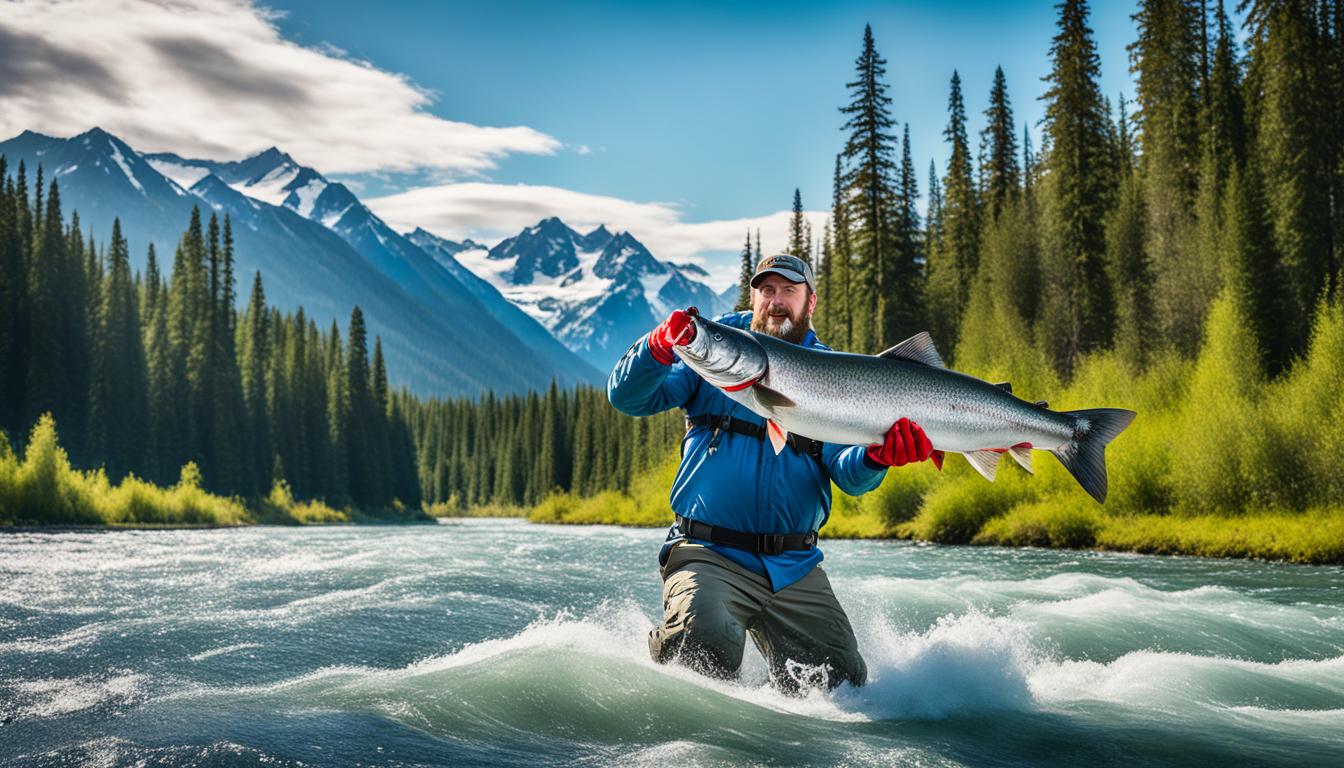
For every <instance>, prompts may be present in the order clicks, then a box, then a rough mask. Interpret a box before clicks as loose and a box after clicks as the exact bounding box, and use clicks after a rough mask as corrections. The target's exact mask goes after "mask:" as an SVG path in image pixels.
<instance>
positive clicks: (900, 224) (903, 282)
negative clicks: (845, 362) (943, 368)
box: [887, 123, 928, 343]
mask: <svg viewBox="0 0 1344 768" xmlns="http://www.w3.org/2000/svg"><path fill="white" fill-rule="evenodd" d="M897 201H898V202H897V208H896V225H895V226H894V227H893V231H894V233H895V239H896V251H895V258H894V265H893V270H892V285H893V286H894V290H895V292H896V295H895V296H893V297H892V301H891V304H890V313H889V316H890V322H891V324H892V327H891V328H889V329H888V330H887V332H888V334H890V335H889V336H888V337H887V339H888V341H890V342H891V343H895V342H896V341H899V340H900V339H905V338H909V337H910V336H911V335H913V334H915V333H918V332H919V331H922V330H924V326H925V318H926V317H927V314H928V313H927V311H926V307H925V285H924V271H923V263H922V262H923V261H924V259H925V255H924V253H923V252H922V251H921V246H922V242H921V240H922V238H921V237H920V229H921V227H920V220H919V209H918V208H917V207H916V204H917V202H918V201H919V180H918V179H916V178H915V163H914V159H913V158H912V157H911V152H910V124H909V123H906V124H905V135H904V137H903V138H902V141H901V174H900V185H899V187H898V197H897Z"/></svg>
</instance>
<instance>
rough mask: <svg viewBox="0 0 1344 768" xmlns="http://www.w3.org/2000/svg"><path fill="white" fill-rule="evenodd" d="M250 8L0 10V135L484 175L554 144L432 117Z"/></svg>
mask: <svg viewBox="0 0 1344 768" xmlns="http://www.w3.org/2000/svg"><path fill="white" fill-rule="evenodd" d="M274 19H275V14H274V13H273V12H271V11H269V10H267V9H265V8H262V7H258V6H256V5H253V4H252V3H250V2H246V0H175V1H174V2H171V3H169V2H153V1H152V0H65V1H64V2H44V1H42V0H21V1H20V2H17V3H9V2H7V3H5V4H4V12H3V14H0V51H2V52H3V53H0V103H3V105H4V108H3V109H0V135H3V136H5V137H8V136H12V135H14V134H17V133H19V132H21V131H23V130H25V129H32V130H35V131H38V132H40V133H48V134H53V135H57V136H72V135H75V134H78V133H82V132H84V131H85V130H88V129H89V128H91V127H93V126H94V125H98V126H101V127H102V128H104V129H106V130H108V131H111V132H112V133H115V134H117V135H119V136H121V137H122V138H124V139H125V140H126V141H128V142H129V143H130V144H132V145H133V146H135V147H136V148H137V149H141V150H144V151H151V152H154V151H172V152H178V153H180V154H184V155H188V156H206V157H211V158H216V159H230V158H241V157H243V156H246V155H248V154H251V153H252V152H254V151H256V150H259V149H262V148H265V147H266V146H269V145H275V146H279V147H281V148H283V149H284V150H285V151H287V152H289V153H290V154H291V155H293V156H294V157H295V158H296V159H297V160H299V162H302V163H304V164H307V165H312V166H315V167H318V168H321V169H322V170H323V171H324V172H326V173H357V172H366V171H411V170H418V169H431V170H438V171H449V172H461V173H467V174H472V173H480V172H481V171H483V170H487V169H490V168H493V167H494V165H495V161H496V160H497V159H499V158H501V157H503V156H505V155H508V154H512V153H530V154H553V153H555V152H557V151H558V150H559V149H560V148H561V144H560V142H559V141H557V140H556V139H554V138H552V137H551V136H548V135H546V134H544V133H542V132H540V131H537V130H535V129H532V128H528V127H525V126H516V127H503V128H492V127H483V126H477V125H471V124H468V123H462V122H455V121H452V120H445V119H443V118H440V117H436V116H435V115H432V114H430V113H429V112H428V111H426V110H427V109H428V108H429V107H430V106H431V105H432V103H433V101H434V97H433V95H432V94H431V93H429V92H427V91H425V90H424V89H422V88H420V87H418V86H416V85H415V84H414V83H412V82H411V81H410V80H409V79H408V78H406V77H405V76H403V75H400V74H397V73H393V72H387V71H384V70H381V69H378V68H377V67H375V66H374V65H372V64H370V63H368V62H364V61H358V60H356V59H353V58H351V57H350V56H348V55H346V54H345V53H343V52H341V51H339V50H337V49H335V48H333V47H331V46H322V47H320V48H308V47H304V46H301V45H298V44H296V43H293V42H291V41H289V40H285V39H284V38H283V37H281V36H280V33H279V31H278V30H277V29H276V27H275V25H274V23H273V21H274Z"/></svg>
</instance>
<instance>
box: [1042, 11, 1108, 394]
mask: <svg viewBox="0 0 1344 768" xmlns="http://www.w3.org/2000/svg"><path fill="white" fill-rule="evenodd" d="M1059 8H1060V16H1059V32H1058V34H1056V35H1055V37H1054V39H1053V41H1052V43H1051V47H1050V56H1051V71H1050V74H1049V75H1048V76H1047V77H1046V81H1047V82H1048V83H1049V84H1050V87H1049V89H1048V90H1047V91H1046V93H1045V95H1044V96H1043V97H1042V98H1043V99H1044V100H1045V102H1046V109H1045V132H1046V136H1047V138H1048V140H1049V144H1050V148H1049V152H1048V154H1047V155H1046V163H1047V164H1048V166H1049V177H1048V182H1049V183H1048V187H1049V189H1048V192H1047V194H1046V195H1045V202H1046V206H1047V213H1046V221H1047V222H1048V224H1047V227H1048V232H1047V241H1046V248H1045V252H1044V257H1043V259H1042V277H1043V279H1044V282H1045V285H1044V291H1043V298H1044V305H1043V307H1042V315H1041V322H1042V324H1043V325H1042V337H1041V338H1042V341H1043V342H1044V343H1045V344H1046V345H1047V346H1048V348H1049V354H1050V356H1051V359H1052V361H1053V363H1054V364H1055V367H1056V369H1057V370H1058V371H1059V372H1060V373H1061V374H1063V375H1065V376H1069V375H1072V372H1073V370H1074V367H1075V366H1076V365H1077V363H1078V359H1079V358H1080V357H1081V356H1082V355H1083V354H1085V353H1087V352H1089V351H1091V350H1094V349H1099V348H1103V347H1105V346H1107V344H1109V342H1110V332H1111V328H1112V317H1113V316H1114V305H1113V301H1112V298H1111V294H1110V284H1109V281H1108V279H1107V274H1106V257H1105V256H1106V242H1105V236H1104V227H1103V219H1104V216H1105V213H1106V210H1107V209H1108V207H1109V203H1110V197H1111V189H1110V185H1111V182H1112V180H1113V177H1112V168H1111V159H1112V158H1111V152H1110V149H1109V139H1108V135H1107V133H1108V128H1107V118H1106V112H1105V105H1104V103H1103V100H1102V98H1101V92H1100V90H1099V89H1098V87H1097V80H1098V79H1099V78H1100V70H1101V65H1100V61H1099V59H1098V57H1097V52H1096V45H1095V44H1094V42H1093V40H1092V30H1091V29H1089V28H1088V26H1087V3H1086V2H1085V1H1084V0H1065V1H1064V2H1063V3H1062V4H1061V5H1060V6H1059Z"/></svg>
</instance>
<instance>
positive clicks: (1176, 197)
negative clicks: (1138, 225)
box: [1129, 0, 1215, 353]
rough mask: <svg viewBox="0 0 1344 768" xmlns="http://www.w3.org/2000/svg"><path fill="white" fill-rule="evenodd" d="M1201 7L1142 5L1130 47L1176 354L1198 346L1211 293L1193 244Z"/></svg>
mask: <svg viewBox="0 0 1344 768" xmlns="http://www.w3.org/2000/svg"><path fill="white" fill-rule="evenodd" d="M1203 15H1204V10H1203V3H1202V2H1194V1H1193V0H1143V1H1142V2H1141V3H1140V6H1139V11H1138V12H1137V13H1136V14H1135V15H1134V21H1135V23H1136V24H1137V26H1138V31H1139V37H1138V40H1136V41H1135V42H1134V43H1132V44H1130V46H1129V55H1130V71H1131V72H1133V73H1134V74H1135V75H1136V76H1137V81H1138V85H1137V94H1138V100H1137V102H1136V104H1135V107H1136V109H1135V112H1134V122H1135V124H1136V126H1137V127H1138V140H1139V144H1140V146H1141V148H1142V153H1141V158H1142V175H1143V183H1144V188H1145V198H1146V199H1145V201H1144V208H1145V209H1146V211H1147V216H1148V224H1147V226H1146V231H1147V239H1148V251H1149V253H1150V256H1151V259H1152V262H1153V266H1154V270H1155V274H1156V277H1157V283H1156V286H1155V290H1156V296H1155V299H1156V309H1157V312H1158V315H1159V317H1160V319H1161V320H1160V321H1161V324H1162V328H1163V330H1164V335H1165V336H1166V337H1167V338H1169V339H1171V340H1172V341H1173V342H1175V344H1176V346H1177V348H1178V349H1181V350H1184V351H1186V352H1187V353H1193V352H1194V350H1195V348H1196V347H1197V346H1198V343H1199V337H1200V334H1201V329H1202V325H1203V323H1202V320H1203V317H1204V313H1205V309H1206V308H1207V307H1208V305H1209V304H1210V303H1211V302H1212V301H1213V298H1214V295H1213V293H1211V292H1210V291H1211V290H1213V289H1215V286H1214V285H1212V281H1210V280H1209V279H1207V275H1208V273H1207V269H1206V266H1207V265H1206V264H1205V263H1202V262H1201V258H1200V254H1199V249H1198V248H1197V247H1195V243H1194V229H1193V227H1194V223H1195V222H1194V206H1195V198H1196V187H1197V180H1198V169H1199V158H1200V147H1199V136H1200V129H1199V115H1200V86H1201V79H1202V73H1201V68H1202V56H1203V49H1204V43H1203V30H1202V24H1203Z"/></svg>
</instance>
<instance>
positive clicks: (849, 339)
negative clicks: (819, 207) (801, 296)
mask: <svg viewBox="0 0 1344 768" xmlns="http://www.w3.org/2000/svg"><path fill="white" fill-rule="evenodd" d="M831 185H832V186H831V189H832V193H831V223H832V230H831V236H832V237H833V238H834V239H835V243H834V250H833V252H832V253H833V256H834V260H835V266H834V267H833V268H832V269H831V276H830V279H829V283H830V294H831V295H830V296H828V297H827V303H828V304H829V306H828V307H827V308H826V316H827V318H828V320H827V323H828V326H829V327H828V328H827V339H828V343H829V344H831V345H832V346H833V347H834V348H835V349H843V350H849V349H852V348H853V345H854V321H853V314H852V309H851V306H852V305H851V302H852V297H853V294H854V287H853V278H852V275H853V258H854V257H853V252H852V251H851V250H850V226H849V200H848V197H847V194H848V192H847V189H846V187H845V186H844V174H842V173H841V167H840V156H839V155H836V156H835V175H834V177H833V178H832V181H831Z"/></svg>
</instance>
